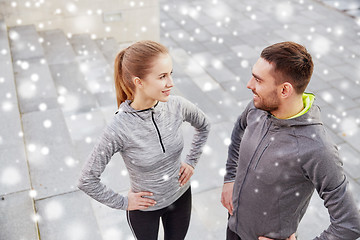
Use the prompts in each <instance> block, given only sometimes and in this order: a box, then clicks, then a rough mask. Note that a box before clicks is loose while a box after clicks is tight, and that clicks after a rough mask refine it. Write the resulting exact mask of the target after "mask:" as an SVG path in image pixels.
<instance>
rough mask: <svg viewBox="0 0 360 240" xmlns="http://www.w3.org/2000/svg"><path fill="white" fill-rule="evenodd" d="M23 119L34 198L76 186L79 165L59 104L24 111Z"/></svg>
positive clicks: (56, 193)
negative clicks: (43, 109)
mask: <svg viewBox="0 0 360 240" xmlns="http://www.w3.org/2000/svg"><path fill="white" fill-rule="evenodd" d="M22 120H23V128H24V133H25V134H24V136H25V141H26V148H27V156H28V159H29V165H30V174H31V179H32V184H33V187H34V189H35V190H36V191H37V196H36V199H41V198H46V197H49V196H54V195H58V194H63V193H66V192H71V191H74V190H77V188H76V184H77V178H78V174H79V172H80V168H81V166H80V165H79V164H78V163H79V162H78V160H77V158H76V154H75V149H74V146H73V144H72V141H71V138H70V135H69V131H68V128H67V125H66V122H65V119H64V116H63V113H62V111H61V110H60V108H58V109H51V110H47V111H37V112H32V113H27V114H24V115H23V118H22Z"/></svg>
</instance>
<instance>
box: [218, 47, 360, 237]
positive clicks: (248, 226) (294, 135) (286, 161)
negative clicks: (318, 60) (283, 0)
mask: <svg viewBox="0 0 360 240" xmlns="http://www.w3.org/2000/svg"><path fill="white" fill-rule="evenodd" d="M312 72H313V62H312V59H311V55H310V54H309V53H308V52H307V50H306V49H305V48H304V47H303V46H301V45H299V44H297V43H294V42H282V43H277V44H274V45H271V46H269V47H267V48H265V49H264V50H263V51H262V53H261V57H260V58H259V59H258V61H257V62H256V63H255V65H254V66H253V69H252V78H251V79H250V80H249V82H248V84H247V87H248V88H249V89H251V90H252V92H253V93H254V96H253V101H252V102H251V103H249V105H248V106H247V107H246V109H245V110H244V112H243V113H242V114H241V116H240V117H239V118H238V120H237V122H236V123H235V127H234V129H233V132H232V136H231V144H230V146H229V152H228V159H227V163H226V171H227V173H226V175H225V177H224V182H225V183H224V186H223V192H222V196H221V202H222V204H223V205H224V207H225V208H227V209H228V211H229V220H228V229H227V240H235V239H236V240H239V239H241V240H254V239H255V240H257V239H259V240H262V239H290V240H292V239H295V234H294V233H295V232H296V230H297V227H298V224H299V222H300V220H301V218H302V217H303V215H304V213H305V211H306V208H307V207H308V204H309V201H310V198H311V196H312V193H313V191H314V189H316V191H317V192H318V193H319V196H320V197H321V198H322V199H323V200H324V205H325V207H326V208H327V209H328V212H329V214H330V221H331V225H330V226H329V228H328V229H327V230H324V231H323V232H322V234H321V235H320V236H319V237H315V236H314V239H347V240H350V239H357V238H358V237H360V216H359V211H358V209H357V208H356V205H355V202H354V200H353V198H352V196H351V194H350V192H349V189H348V181H347V179H346V176H345V175H344V173H343V170H342V162H341V160H340V158H339V156H338V151H337V148H336V146H335V145H334V144H333V142H332V141H331V140H330V139H329V136H328V135H327V133H326V131H325V128H324V126H323V123H322V121H321V120H320V110H319V107H318V106H316V105H315V104H313V101H314V95H312V94H307V93H304V91H305V88H306V86H307V85H308V83H309V81H310V78H311V75H312Z"/></svg>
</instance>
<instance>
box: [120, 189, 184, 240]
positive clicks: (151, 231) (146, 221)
mask: <svg viewBox="0 0 360 240" xmlns="http://www.w3.org/2000/svg"><path fill="white" fill-rule="evenodd" d="M126 214H127V221H128V223H129V226H130V229H131V231H132V232H133V234H134V237H135V239H136V240H157V239H158V232H159V223H160V221H159V220H160V218H161V221H162V224H163V226H164V235H165V236H164V240H183V239H185V235H186V233H187V230H188V228H189V223H190V215H191V189H190V188H189V189H188V190H187V191H186V192H185V193H184V194H183V195H182V196H181V197H180V198H179V199H178V200H176V201H175V202H174V203H173V204H171V205H170V206H168V207H165V208H162V209H159V210H155V211H140V210H133V211H126Z"/></svg>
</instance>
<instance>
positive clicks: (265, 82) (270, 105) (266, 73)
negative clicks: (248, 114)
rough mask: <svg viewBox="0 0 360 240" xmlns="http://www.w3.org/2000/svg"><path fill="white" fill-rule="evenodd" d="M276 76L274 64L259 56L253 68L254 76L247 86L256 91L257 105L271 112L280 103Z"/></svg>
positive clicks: (254, 98)
mask: <svg viewBox="0 0 360 240" xmlns="http://www.w3.org/2000/svg"><path fill="white" fill-rule="evenodd" d="M274 76H275V72H274V67H273V65H272V64H270V63H269V62H267V61H266V60H265V59H263V58H259V59H258V60H257V62H256V63H255V65H254V66H253V68H252V77H251V79H250V80H249V82H248V84H247V88H249V89H250V90H251V91H252V92H253V93H254V97H253V100H254V105H255V107H256V108H259V109H262V110H265V111H268V112H270V113H271V112H274V111H276V110H277V109H278V107H279V104H280V98H279V97H278V86H277V85H276V81H275V78H274Z"/></svg>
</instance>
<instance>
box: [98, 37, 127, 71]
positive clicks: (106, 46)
mask: <svg viewBox="0 0 360 240" xmlns="http://www.w3.org/2000/svg"><path fill="white" fill-rule="evenodd" d="M95 43H96V45H97V46H98V48H99V49H100V50H101V52H102V54H103V55H104V57H105V59H106V60H107V62H108V64H109V65H110V67H111V68H112V67H113V66H114V60H115V57H116V55H117V54H118V53H119V52H120V51H121V50H122V49H123V48H125V47H127V46H128V45H129V44H119V43H118V42H116V40H115V38H104V39H96V40H95Z"/></svg>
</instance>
